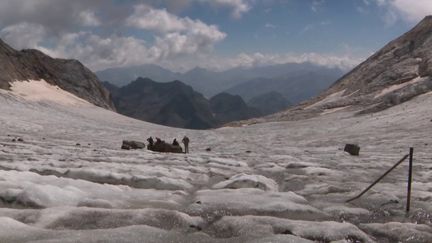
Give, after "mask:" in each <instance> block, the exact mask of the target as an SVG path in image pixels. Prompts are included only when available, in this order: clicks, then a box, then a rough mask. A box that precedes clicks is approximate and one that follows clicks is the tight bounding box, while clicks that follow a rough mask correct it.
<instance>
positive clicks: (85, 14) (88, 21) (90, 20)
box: [79, 10, 101, 27]
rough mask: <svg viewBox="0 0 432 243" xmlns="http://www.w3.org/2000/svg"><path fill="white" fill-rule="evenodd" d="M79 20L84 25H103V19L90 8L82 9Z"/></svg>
mask: <svg viewBox="0 0 432 243" xmlns="http://www.w3.org/2000/svg"><path fill="white" fill-rule="evenodd" d="M79 20H80V21H81V23H82V25H83V26H90V27H95V26H99V25H101V21H100V20H99V19H98V18H97V17H96V14H95V13H94V12H92V11H90V10H85V11H82V12H81V13H80V14H79Z"/></svg>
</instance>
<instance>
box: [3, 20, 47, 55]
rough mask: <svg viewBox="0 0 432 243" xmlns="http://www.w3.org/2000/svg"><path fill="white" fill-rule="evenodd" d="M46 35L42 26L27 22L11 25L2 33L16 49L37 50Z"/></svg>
mask: <svg viewBox="0 0 432 243" xmlns="http://www.w3.org/2000/svg"><path fill="white" fill-rule="evenodd" d="M46 35H47V32H46V29H45V28H44V27H43V26H42V25H40V24H33V23H27V22H24V23H19V24H14V25H10V26H7V27H6V28H3V29H2V30H1V31H0V36H1V37H2V38H3V39H4V40H5V41H6V42H7V43H10V44H11V45H12V46H13V47H14V48H16V49H25V48H37V47H39V43H40V42H42V41H43V40H44V39H45V38H46Z"/></svg>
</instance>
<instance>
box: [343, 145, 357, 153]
mask: <svg viewBox="0 0 432 243" xmlns="http://www.w3.org/2000/svg"><path fill="white" fill-rule="evenodd" d="M344 151H345V152H348V153H349V154H351V155H355V156H358V155H359V154H360V146H358V145H357V144H346V145H345V148H344Z"/></svg>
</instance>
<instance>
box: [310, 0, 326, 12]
mask: <svg viewBox="0 0 432 243" xmlns="http://www.w3.org/2000/svg"><path fill="white" fill-rule="evenodd" d="M323 5H324V0H314V1H312V5H311V9H312V11H313V12H315V13H316V12H318V11H319V10H320V9H321V7H322V6H323Z"/></svg>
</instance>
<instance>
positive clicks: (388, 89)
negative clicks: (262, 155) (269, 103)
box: [267, 16, 432, 120]
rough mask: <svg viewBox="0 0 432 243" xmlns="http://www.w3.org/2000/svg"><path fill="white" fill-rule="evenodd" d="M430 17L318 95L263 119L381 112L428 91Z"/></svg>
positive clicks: (431, 62)
mask: <svg viewBox="0 0 432 243" xmlns="http://www.w3.org/2000/svg"><path fill="white" fill-rule="evenodd" d="M431 77H432V16H428V17H426V18H424V19H423V20H422V21H421V22H420V23H419V24H418V25H416V26H415V27H414V28H413V29H411V30H410V31H408V32H407V33H405V34H404V35H402V36H400V37H399V38H397V39H395V40H393V41H391V42H390V43H388V44H387V45H386V46H385V47H383V48H382V49H381V50H379V51H378V52H376V53H375V54H374V55H372V56H371V57H369V58H368V59H367V60H366V61H364V62H363V63H361V64H360V65H359V66H357V67H356V68H354V69H353V70H352V71H351V72H349V73H348V74H346V75H345V76H343V77H342V78H341V79H339V80H338V81H337V82H335V83H334V84H333V85H332V86H331V87H330V88H329V89H328V90H326V91H325V92H323V93H322V94H321V95H319V96H318V97H316V98H314V99H312V100H310V101H307V102H305V103H303V104H302V105H300V106H297V107H295V108H293V109H290V110H288V111H286V112H283V113H280V114H277V115H274V116H272V117H269V118H268V119H267V120H286V119H300V118H308V117H312V116H316V115H318V114H321V113H323V112H330V111H336V110H354V111H356V112H357V114H367V113H372V112H377V111H381V110H384V109H387V108H389V107H392V106H395V105H398V104H400V103H403V102H405V101H407V100H410V99H412V98H413V97H416V96H418V95H421V94H424V93H427V92H429V91H431V90H432V81H431Z"/></svg>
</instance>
